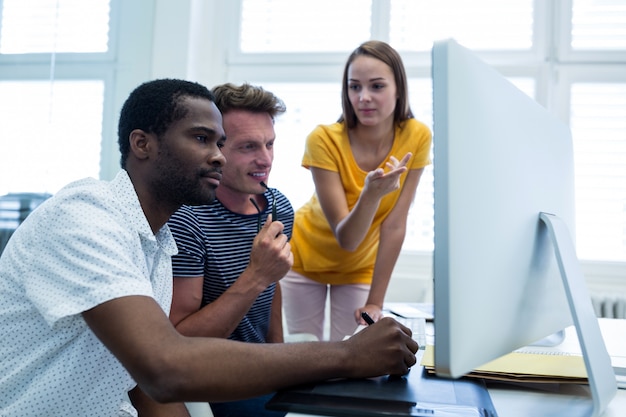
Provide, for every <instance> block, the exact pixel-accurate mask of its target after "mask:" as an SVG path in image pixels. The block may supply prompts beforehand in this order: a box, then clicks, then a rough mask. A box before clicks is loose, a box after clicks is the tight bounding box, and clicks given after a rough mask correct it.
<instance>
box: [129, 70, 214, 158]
mask: <svg viewBox="0 0 626 417" xmlns="http://www.w3.org/2000/svg"><path fill="white" fill-rule="evenodd" d="M186 97H194V98H205V99H207V100H209V101H212V102H215V96H214V95H213V93H211V91H210V90H209V89H208V88H206V87H205V86H203V85H201V84H198V83H195V82H191V81H185V80H176V79H167V78H166V79H160V80H153V81H148V82H146V83H143V84H141V85H140V86H139V87H137V88H135V90H133V92H132V93H130V95H129V96H128V99H127V100H126V102H125V103H124V106H123V107H122V110H121V112H120V120H119V124H118V129H117V135H118V144H119V149H120V153H121V154H122V156H121V159H120V165H121V166H122V168H125V167H126V159H127V158H128V153H129V152H130V142H129V137H130V132H132V131H133V130H135V129H141V130H143V131H145V132H146V133H154V134H155V135H157V136H160V135H162V134H163V133H165V131H166V130H167V129H168V128H169V127H170V125H171V124H172V123H173V122H176V121H178V120H181V119H182V118H184V117H185V116H186V115H187V108H186V107H185V106H184V105H182V101H183V99H184V98H186Z"/></svg>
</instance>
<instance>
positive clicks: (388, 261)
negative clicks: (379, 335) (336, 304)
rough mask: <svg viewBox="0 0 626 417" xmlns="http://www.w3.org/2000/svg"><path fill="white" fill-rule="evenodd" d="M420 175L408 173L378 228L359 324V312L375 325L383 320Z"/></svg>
mask: <svg viewBox="0 0 626 417" xmlns="http://www.w3.org/2000/svg"><path fill="white" fill-rule="evenodd" d="M423 171H424V169H423V168H421V169H412V170H410V171H409V173H408V174H407V177H406V180H405V182H404V186H403V187H402V191H401V193H400V197H399V198H398V201H397V203H396V205H395V206H394V208H393V210H392V211H391V212H390V213H389V215H388V216H387V218H386V219H385V220H384V221H383V222H382V224H381V226H380V240H379V244H378V252H377V254H376V263H375V265H374V275H373V278H372V285H371V288H370V292H369V296H368V298H367V303H366V305H365V306H364V307H362V308H361V309H358V310H357V311H355V318H356V320H357V321H358V322H359V323H361V322H362V324H365V322H363V319H362V318H361V312H362V311H367V313H368V314H369V315H370V316H371V317H372V319H374V321H376V320H379V319H380V318H381V317H382V306H383V301H384V299H385V294H386V293H387V287H388V285H389V280H390V279H391V274H392V272H393V269H394V267H395V265H396V261H397V260H398V256H399V254H400V250H401V249H402V243H403V242H404V236H405V234H406V221H407V217H408V213H409V208H410V207H411V203H412V202H413V200H414V199H415V192H416V190H417V186H418V184H419V181H420V178H421V176H422V172H423Z"/></svg>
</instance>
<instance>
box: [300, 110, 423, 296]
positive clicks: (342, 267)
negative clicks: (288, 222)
mask: <svg viewBox="0 0 626 417" xmlns="http://www.w3.org/2000/svg"><path fill="white" fill-rule="evenodd" d="M431 140H432V136H431V133H430V130H429V129H428V127H427V126H426V125H424V124H423V123H421V122H419V121H417V120H415V119H408V120H406V121H405V122H404V123H403V125H402V127H399V126H397V127H396V131H395V136H394V142H393V146H392V148H391V151H390V152H389V155H388V156H387V158H385V160H384V161H383V162H382V163H381V165H380V167H381V168H385V163H386V162H387V160H388V159H389V157H390V156H395V157H397V158H398V159H400V158H402V157H403V156H404V155H405V154H406V153H407V152H411V153H412V154H413V157H412V158H411V160H410V161H409V163H408V168H409V169H420V168H423V167H425V166H426V165H428V164H430V146H431ZM302 166H303V167H305V168H307V169H308V168H310V167H315V168H322V169H326V170H329V171H333V172H338V173H339V175H340V177H341V182H342V184H343V188H344V191H345V194H346V199H347V202H348V208H349V209H350V210H352V208H353V207H354V205H355V204H356V202H357V200H358V199H359V196H360V195H361V191H362V189H363V186H364V184H365V177H366V175H367V172H366V171H363V170H362V169H361V168H359V166H358V165H357V163H356V161H355V160H354V157H353V155H352V150H351V148H350V141H349V139H348V132H347V129H345V125H344V124H343V123H334V124H331V125H319V126H317V127H316V128H315V129H314V130H313V132H311V134H310V135H309V136H308V138H307V141H306V146H305V151H304V157H303V158H302ZM385 170H386V169H385ZM405 179H406V174H404V175H402V176H401V177H400V188H399V189H398V190H396V191H394V192H392V193H389V194H387V195H386V196H385V197H383V198H382V199H381V201H380V205H379V207H378V210H377V212H376V214H375V216H374V220H373V221H372V224H371V226H370V228H369V230H368V232H367V235H366V237H365V239H364V240H363V242H361V245H360V246H359V247H358V248H357V249H356V250H355V251H354V252H349V251H346V250H344V249H342V248H341V247H340V246H339V243H338V242H337V240H336V239H335V236H334V234H333V232H332V230H331V228H330V225H329V224H328V221H327V220H326V216H324V213H323V211H322V208H321V206H320V203H319V201H318V199H317V195H316V194H314V195H313V196H312V197H311V199H310V200H309V201H308V202H307V203H306V204H305V205H304V206H302V207H301V208H300V209H298V210H297V211H296V214H295V219H294V225H293V235H292V238H291V241H290V243H291V249H292V252H293V255H294V264H293V270H294V271H295V272H298V273H299V274H302V275H304V276H306V277H308V278H310V279H312V280H315V281H318V282H321V283H326V284H335V285H336V284H370V283H371V281H372V274H373V271H374V263H375V262H376V252H377V250H378V239H379V234H380V224H381V223H382V222H383V221H384V220H385V218H386V217H387V215H388V214H389V213H390V212H391V210H392V209H393V207H394V206H395V204H396V201H397V200H398V197H399V196H400V191H401V190H402V188H403V187H404V181H405Z"/></svg>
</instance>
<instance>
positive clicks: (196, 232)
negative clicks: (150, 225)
mask: <svg viewBox="0 0 626 417" xmlns="http://www.w3.org/2000/svg"><path fill="white" fill-rule="evenodd" d="M168 226H169V228H170V230H171V231H172V236H174V240H176V246H178V254H177V255H174V256H173V257H172V271H173V273H174V276H175V277H188V278H190V277H199V276H203V275H204V265H205V262H206V258H207V251H206V243H205V241H204V233H203V231H202V227H201V225H200V223H199V221H198V218H197V216H196V215H195V213H194V211H193V209H192V208H191V207H187V206H183V207H181V208H180V209H179V210H178V211H176V213H174V215H172V217H170V219H169V221H168Z"/></svg>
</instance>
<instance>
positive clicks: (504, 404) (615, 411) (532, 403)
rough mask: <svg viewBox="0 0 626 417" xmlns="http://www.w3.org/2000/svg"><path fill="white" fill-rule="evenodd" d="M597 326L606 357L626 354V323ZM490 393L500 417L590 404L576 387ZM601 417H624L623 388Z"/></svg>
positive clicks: (578, 409) (562, 411) (564, 411)
mask: <svg viewBox="0 0 626 417" xmlns="http://www.w3.org/2000/svg"><path fill="white" fill-rule="evenodd" d="M600 326H601V329H602V335H603V337H604V339H605V343H606V345H607V350H608V351H609V354H611V355H612V356H613V355H615V352H616V351H617V353H618V355H622V354H623V352H625V351H626V342H625V340H626V338H625V337H624V336H626V320H618V319H600ZM607 329H610V331H608V330H607ZM427 332H428V330H427ZM572 332H573V337H576V332H575V330H573V329H567V332H566V340H571V337H572ZM576 340H577V339H576ZM564 343H565V342H564ZM616 349H617V350H616ZM568 350H570V349H569V348H568ZM489 394H490V395H491V400H492V401H493V404H494V406H495V408H496V412H497V413H498V416H499V417H528V416H533V417H537V416H567V417H576V416H581V417H582V416H586V415H588V411H587V410H586V408H585V406H586V405H587V404H589V402H590V399H589V396H588V395H587V394H586V391H585V390H584V388H582V387H580V386H576V385H572V386H561V387H560V388H559V387H558V386H557V385H556V384H546V385H534V386H533V385H529V386H523V385H512V384H493V383H490V384H489ZM305 416H309V415H308V414H299V413H288V414H287V417H305ZM602 417H626V389H618V390H617V394H616V395H615V398H613V401H611V403H610V404H609V405H608V407H607V409H606V410H605V412H604V414H603V415H602Z"/></svg>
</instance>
